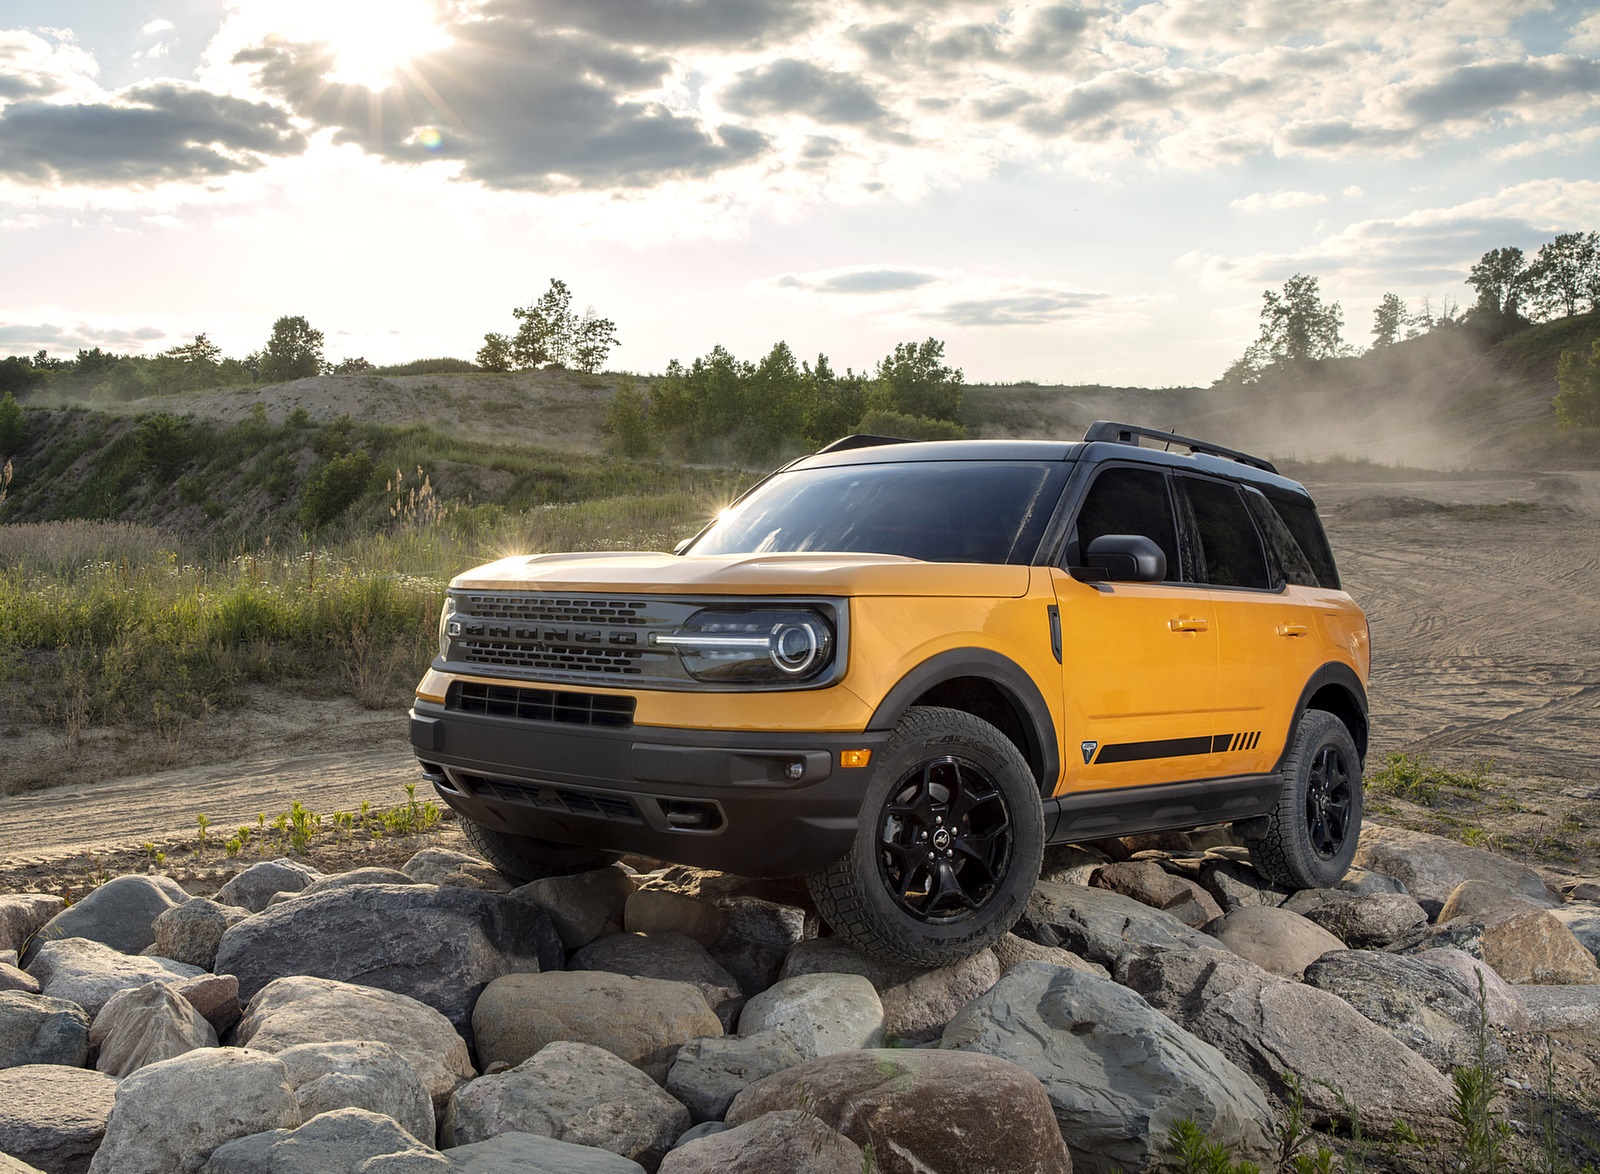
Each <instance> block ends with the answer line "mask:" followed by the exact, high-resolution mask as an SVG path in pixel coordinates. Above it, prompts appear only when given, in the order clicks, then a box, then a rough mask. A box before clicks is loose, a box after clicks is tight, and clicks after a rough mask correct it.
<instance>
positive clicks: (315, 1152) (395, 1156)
mask: <svg viewBox="0 0 1600 1174" xmlns="http://www.w3.org/2000/svg"><path fill="white" fill-rule="evenodd" d="M201 1169H202V1174H331V1172H333V1171H342V1170H359V1171H362V1172H363V1174H367V1172H370V1174H428V1172H429V1171H441V1172H443V1171H449V1170H451V1169H453V1167H452V1166H451V1165H450V1162H449V1160H448V1159H447V1158H445V1156H444V1155H443V1154H440V1153H438V1152H437V1151H436V1150H434V1149H433V1148H432V1147H431V1146H426V1145H424V1144H423V1143H422V1142H420V1141H418V1140H417V1139H416V1138H415V1137H412V1136H411V1134H409V1133H407V1132H406V1131H405V1130H404V1129H402V1128H401V1127H400V1125H399V1123H398V1122H396V1121H395V1120H394V1119H393V1118H390V1117H385V1116H383V1115H382V1114H380V1113H373V1112H369V1111H368V1110H366V1109H334V1110H332V1111H331V1112H327V1113H323V1114H321V1115H319V1116H316V1117H313V1118H311V1119H310V1120H309V1121H307V1122H306V1123H305V1124H304V1125H301V1126H299V1127H298V1128H295V1129H275V1130H272V1131H270V1132H263V1133H255V1134H251V1135H250V1136H249V1137H241V1138H239V1139H238V1140H236V1141H230V1142H227V1143H225V1144H223V1145H221V1146H218V1147H217V1149H216V1150H214V1151H213V1152H212V1154H211V1158H210V1160H209V1161H207V1162H206V1164H205V1165H204V1166H203V1167H202V1168H201Z"/></svg>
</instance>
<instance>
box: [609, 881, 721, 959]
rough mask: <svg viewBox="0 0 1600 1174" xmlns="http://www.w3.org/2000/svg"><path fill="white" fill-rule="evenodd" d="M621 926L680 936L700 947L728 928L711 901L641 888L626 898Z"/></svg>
mask: <svg viewBox="0 0 1600 1174" xmlns="http://www.w3.org/2000/svg"><path fill="white" fill-rule="evenodd" d="M622 926H623V928H624V929H626V930H627V931H628V932H629V933H681V934H683V935H684V936H686V937H691V938H693V939H694V940H695V941H697V942H699V943H700V944H701V945H703V946H711V945H714V944H715V943H716V941H717V939H718V938H720V937H721V936H722V935H723V934H724V933H725V932H727V929H728V915H727V914H726V913H724V912H723V911H722V910H721V909H720V908H718V907H717V905H715V904H714V903H713V902H711V901H705V900H702V899H700V898H699V897H690V896H686V895H685V894H683V893H674V892H671V891H670V890H667V889H640V890H638V891H637V892H634V893H631V894H629V896H628V902H627V906H626V907H625V908H624V910H623V915H622Z"/></svg>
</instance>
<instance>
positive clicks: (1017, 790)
mask: <svg viewBox="0 0 1600 1174" xmlns="http://www.w3.org/2000/svg"><path fill="white" fill-rule="evenodd" d="M1043 851H1044V816H1043V812H1042V811H1041V808H1040V803H1039V791H1038V788H1037V786H1036V785H1035V783H1034V778H1033V774H1032V772H1031V771H1030V770H1029V769H1028V764H1027V763H1026V762H1025V761H1024V760H1023V757H1022V755H1021V753H1019V752H1018V750H1017V748H1016V747H1015V746H1014V745H1012V743H1011V742H1010V740H1009V739H1007V738H1006V736H1005V735H1004V734H1002V733H1001V732H1000V731H999V730H997V729H995V728H994V727H993V726H991V725H990V724H989V723H987V722H985V721H981V720H979V719H978V718H975V717H973V716H972V715H971V714H968V713H963V712H961V711H960V710H954V709H936V708H932V707H918V708H914V709H912V710H911V711H910V712H908V713H907V714H906V716H905V717H904V718H903V719H901V722H900V724H899V725H898V726H896V727H895V731H894V734H893V735H892V736H891V738H890V739H889V742H888V745H886V746H885V747H884V749H883V751H882V754H881V757H880V759H879V763H878V768H877V770H876V772H875V773H874V774H873V778H872V782H871V783H870V784H869V785H868V787H867V791H866V796H865V798H864V801H863V802H862V805H861V817H860V821H859V829H858V830H857V832H856V838H855V842H854V843H853V844H852V845H851V848H850V851H849V852H848V853H847V854H846V855H845V856H844V857H843V858H842V859H840V860H837V861H835V862H834V863H833V864H831V865H829V866H828V867H827V868H824V869H823V870H822V871H821V872H818V873H815V874H813V875H812V876H811V877H810V878H808V882H807V883H808V885H809V887H810V890H811V895H812V898H813V899H814V900H815V901H816V903H817V908H818V909H819V910H820V911H821V913H822V916H823V917H824V918H825V919H826V920H827V922H828V924H829V925H830V926H832V928H833V931H834V932H835V933H836V934H838V935H839V936H840V937H842V938H844V939H846V940H847V941H849V942H850V943H851V944H852V945H853V946H855V947H857V948H858V949H860V950H863V951H865V952H866V953H869V954H873V955H876V956H877V957H880V958H885V959H889V960H891V961H896V962H904V963H909V964H911V965H914V966H923V967H936V966H944V965H948V964H949V963H951V962H955V961H958V960H960V959H962V958H965V957H967V956H968V955H971V954H975V953H977V952H978V951H979V950H981V949H983V948H984V947H985V946H987V945H989V944H990V943H991V942H993V941H995V940H997V939H998V938H999V937H1001V935H1003V934H1004V933H1005V932H1006V931H1007V930H1009V929H1010V928H1011V927H1012V925H1014V924H1015V923H1016V920H1017V918H1018V917H1020V916H1021V915H1022V911H1023V908H1024V906H1025V904H1026V902H1027V899H1028V895H1029V894H1030V893H1031V892H1032V891H1033V885H1034V882H1035V881H1037V880H1038V879H1039V860H1040V856H1041V855H1042V853H1043Z"/></svg>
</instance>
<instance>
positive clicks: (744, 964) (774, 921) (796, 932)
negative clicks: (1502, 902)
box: [709, 897, 817, 998]
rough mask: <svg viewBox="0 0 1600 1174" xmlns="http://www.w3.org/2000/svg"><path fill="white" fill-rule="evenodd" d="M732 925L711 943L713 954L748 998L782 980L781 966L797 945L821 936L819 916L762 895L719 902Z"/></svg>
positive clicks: (731, 898)
mask: <svg viewBox="0 0 1600 1174" xmlns="http://www.w3.org/2000/svg"><path fill="white" fill-rule="evenodd" d="M717 907H718V908H719V909H721V910H722V912H723V915H724V916H725V917H726V918H727V919H728V928H727V930H726V931H725V932H724V933H723V935H722V936H721V937H720V938H718V939H717V941H716V942H715V943H714V944H713V945H712V946H710V947H709V949H710V950H711V956H712V957H713V958H715V959H716V960H717V963H718V965H720V966H721V967H722V968H723V969H724V970H726V971H727V972H728V973H729V974H731V975H733V977H734V978H736V979H738V980H739V989H740V990H742V991H743V992H744V993H745V997H746V998H748V997H749V996H751V995H754V994H758V993H760V992H761V991H764V990H766V989H767V988H768V987H769V986H771V985H772V984H773V983H774V982H776V981H777V980H778V968H779V967H781V966H782V965H783V960H784V959H785V958H787V957H788V956H789V951H790V950H791V949H793V948H794V946H795V945H796V944H797V943H799V942H803V941H805V940H806V939H808V938H814V937H816V936H817V916H816V914H815V913H808V912H807V911H806V910H804V909H801V908H799V907H797V906H794V905H783V904H779V903H778V902H776V901H767V900H764V899H763V898H760V897H729V898H727V899H726V900H724V901H722V902H720V903H719V904H718V906H717Z"/></svg>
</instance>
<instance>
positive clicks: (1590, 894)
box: [1556, 876, 1600, 902]
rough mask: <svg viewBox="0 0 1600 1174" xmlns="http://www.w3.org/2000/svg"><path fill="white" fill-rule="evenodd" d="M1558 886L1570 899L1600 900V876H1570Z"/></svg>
mask: <svg viewBox="0 0 1600 1174" xmlns="http://www.w3.org/2000/svg"><path fill="white" fill-rule="evenodd" d="M1556 888H1557V889H1558V890H1559V891H1560V892H1561V893H1562V894H1563V895H1565V896H1566V898H1567V900H1569V901H1588V902H1600V877H1592V876H1574V877H1568V878H1566V879H1565V880H1563V881H1562V882H1561V883H1560V884H1558V885H1557V886H1556Z"/></svg>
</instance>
